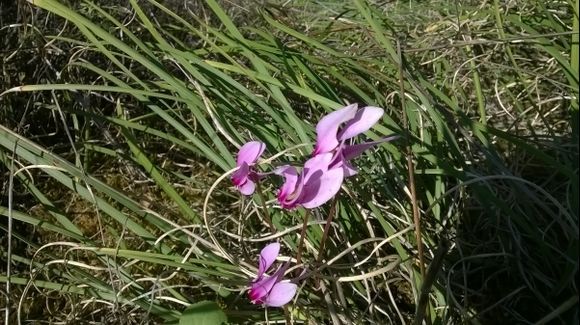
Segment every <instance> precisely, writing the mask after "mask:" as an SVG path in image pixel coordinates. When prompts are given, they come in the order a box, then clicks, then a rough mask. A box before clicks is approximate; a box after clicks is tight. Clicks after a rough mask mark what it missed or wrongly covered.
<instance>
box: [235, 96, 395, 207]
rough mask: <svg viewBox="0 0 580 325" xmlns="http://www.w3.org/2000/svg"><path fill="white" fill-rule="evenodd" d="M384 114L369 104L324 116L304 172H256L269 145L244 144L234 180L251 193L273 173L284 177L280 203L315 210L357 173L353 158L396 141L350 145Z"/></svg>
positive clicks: (291, 168)
mask: <svg viewBox="0 0 580 325" xmlns="http://www.w3.org/2000/svg"><path fill="white" fill-rule="evenodd" d="M382 115H383V109H382V108H379V107H373V106H366V107H364V108H361V109H358V106H357V104H352V105H348V106H346V107H343V108H341V109H339V110H337V111H334V112H332V113H330V114H328V115H326V116H324V117H323V118H322V119H321V120H320V121H319V122H318V124H317V125H316V146H315V148H314V152H313V153H312V158H310V159H308V160H307V161H306V162H305V163H304V166H303V167H302V169H301V171H300V172H299V171H298V169H297V168H296V167H294V166H289V165H286V166H282V167H278V168H276V169H275V170H274V171H273V172H270V173H260V172H257V171H256V170H255V169H254V168H253V166H254V165H255V163H256V162H257V161H258V159H259V158H260V156H261V155H262V153H263V152H264V150H265V149H266V145H265V144H264V143H262V142H259V141H251V142H248V143H246V144H244V145H243V146H242V147H241V148H240V151H239V153H238V157H237V167H238V170H237V171H236V172H235V173H234V174H233V175H232V182H233V183H234V185H235V186H236V187H237V189H238V190H239V191H240V192H241V193H242V194H244V195H251V194H252V193H254V190H255V188H256V182H259V181H260V179H261V178H263V177H266V176H268V175H270V174H276V175H279V176H282V177H284V179H285V182H284V184H283V185H282V187H281V188H280V190H279V191H278V194H277V197H278V202H279V203H280V205H281V206H282V207H283V208H285V209H293V208H295V207H297V206H299V205H301V206H303V207H305V208H308V209H312V208H316V207H318V206H321V205H322V204H324V203H326V202H327V201H328V200H330V199H331V198H332V197H333V196H334V195H335V194H336V193H338V191H339V190H340V186H341V185H342V182H343V180H344V178H345V177H349V176H353V175H356V173H357V171H356V169H355V168H354V167H353V166H352V165H351V164H350V160H351V159H353V158H355V157H357V156H359V155H360V154H361V153H362V152H363V151H365V150H366V149H369V148H371V147H373V146H375V145H377V144H379V143H382V142H386V141H390V140H393V139H394V138H395V137H387V138H383V139H380V140H378V141H371V142H365V143H362V144H347V140H349V139H352V138H353V137H355V136H357V135H359V134H361V133H363V132H365V131H367V130H368V129H370V128H371V127H372V126H373V125H374V124H375V123H376V122H377V121H378V120H379V119H380V118H381V116H382Z"/></svg>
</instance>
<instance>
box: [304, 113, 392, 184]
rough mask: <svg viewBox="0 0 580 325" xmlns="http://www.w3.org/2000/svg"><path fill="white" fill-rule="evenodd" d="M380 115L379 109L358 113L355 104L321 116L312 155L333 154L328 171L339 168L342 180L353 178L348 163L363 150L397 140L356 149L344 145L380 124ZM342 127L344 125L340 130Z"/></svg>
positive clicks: (390, 138) (359, 145)
mask: <svg viewBox="0 0 580 325" xmlns="http://www.w3.org/2000/svg"><path fill="white" fill-rule="evenodd" d="M383 113H384V111H383V109H382V108H379V107H373V106H366V107H364V108H361V109H358V105H357V104H351V105H348V106H346V107H343V108H341V109H339V110H337V111H334V112H332V113H330V114H328V115H326V116H324V117H323V118H322V119H321V120H320V122H318V124H317V125H316V146H315V148H314V152H313V155H314V156H318V155H321V154H326V153H332V159H331V161H330V163H329V165H328V168H329V169H334V168H338V167H342V169H343V170H344V177H349V176H353V175H355V174H356V173H357V171H356V169H355V168H354V167H353V166H352V165H351V164H350V163H349V160H351V159H353V158H355V157H357V156H359V155H360V154H362V152H363V151H365V150H366V149H369V148H371V147H373V146H375V145H377V144H379V143H382V142H385V141H390V140H393V139H395V138H396V137H387V138H383V139H381V140H378V141H372V142H366V143H362V144H357V145H349V144H346V143H345V142H346V140H348V139H351V138H353V137H355V136H357V135H359V134H361V133H363V132H365V131H367V130H369V129H370V128H371V127H372V126H373V125H375V123H377V122H378V121H379V120H380V118H381V116H383ZM344 123H346V124H345V125H344V126H343V127H342V128H341V126H342V124H344Z"/></svg>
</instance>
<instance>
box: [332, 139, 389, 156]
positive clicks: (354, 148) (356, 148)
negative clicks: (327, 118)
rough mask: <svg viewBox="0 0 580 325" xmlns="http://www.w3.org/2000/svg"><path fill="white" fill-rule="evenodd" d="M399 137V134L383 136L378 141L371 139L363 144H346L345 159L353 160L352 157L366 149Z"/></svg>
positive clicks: (343, 151)
mask: <svg viewBox="0 0 580 325" xmlns="http://www.w3.org/2000/svg"><path fill="white" fill-rule="evenodd" d="M398 137H399V136H391V137H386V138H382V139H380V140H377V141H370V142H365V143H361V144H354V145H351V146H345V147H344V148H343V149H342V156H343V159H344V160H345V161H348V160H351V159H353V158H356V157H358V156H359V155H361V154H362V153H363V152H364V151H365V150H367V149H370V148H372V147H374V146H376V145H377V144H381V143H383V142H388V141H392V140H395V139H397V138H398Z"/></svg>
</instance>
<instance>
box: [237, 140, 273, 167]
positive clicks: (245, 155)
mask: <svg viewBox="0 0 580 325" xmlns="http://www.w3.org/2000/svg"><path fill="white" fill-rule="evenodd" d="M264 150H266V144H265V143H263V142H260V141H250V142H248V143H246V144H244V145H243V146H242V147H241V148H240V151H239V152H238V159H237V165H238V166H240V165H241V164H242V163H244V162H245V163H246V164H248V165H251V164H253V163H255V162H256V161H257V160H258V158H260V156H261V155H262V153H263V152H264Z"/></svg>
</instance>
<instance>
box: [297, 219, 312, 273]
mask: <svg viewBox="0 0 580 325" xmlns="http://www.w3.org/2000/svg"><path fill="white" fill-rule="evenodd" d="M309 217H310V210H309V209H305V211H304V221H303V222H302V229H301V230H300V241H299V242H298V248H297V251H296V265H300V264H301V263H302V251H303V250H304V240H305V237H306V229H308V218H309ZM296 272H297V274H296V276H299V275H300V273H301V271H300V270H296Z"/></svg>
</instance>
